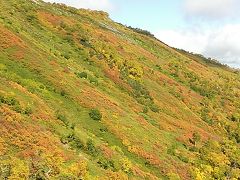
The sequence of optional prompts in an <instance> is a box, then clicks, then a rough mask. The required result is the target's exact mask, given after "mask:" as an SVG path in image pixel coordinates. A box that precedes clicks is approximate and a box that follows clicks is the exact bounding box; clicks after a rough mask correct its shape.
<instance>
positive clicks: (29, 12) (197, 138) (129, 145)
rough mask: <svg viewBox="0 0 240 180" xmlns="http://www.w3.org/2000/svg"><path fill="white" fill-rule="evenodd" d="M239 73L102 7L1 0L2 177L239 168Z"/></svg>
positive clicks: (238, 174) (230, 173)
mask: <svg viewBox="0 0 240 180" xmlns="http://www.w3.org/2000/svg"><path fill="white" fill-rule="evenodd" d="M239 98H240V73H239V71H236V70H233V69H231V68H228V67H226V66H223V65H221V64H219V63H216V62H215V61H211V60H209V59H205V58H204V57H202V56H199V55H194V54H190V53H188V52H186V51H181V50H176V49H173V48H171V47H169V46H167V45H165V44H163V43H162V42H161V41H159V40H157V39H156V38H154V36H153V35H152V34H151V33H149V32H148V31H144V30H140V29H138V28H136V29H135V28H132V27H126V26H123V25H121V24H119V23H115V22H113V21H112V20H111V19H110V18H109V17H108V14H107V13H105V12H101V11H90V10H84V9H75V8H72V7H67V6H65V5H61V4H50V3H45V2H43V1H40V0H34V1H31V0H0V179H10V180H11V179H12V180H18V179H20V180H21V179H38V180H40V179H43V180H44V179H56V180H59V179H60V180H74V179H89V180H93V179H113V180H116V179H120V180H124V179H151V180H155V179H170V180H177V179H183V180H186V179H198V180H201V179H203V180H205V179H207V180H211V179H231V180H237V179H239V178H240V148H239V143H240V100H239Z"/></svg>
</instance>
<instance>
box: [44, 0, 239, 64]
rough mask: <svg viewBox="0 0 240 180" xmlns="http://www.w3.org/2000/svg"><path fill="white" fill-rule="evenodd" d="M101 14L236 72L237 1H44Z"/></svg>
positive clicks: (237, 44) (237, 55)
mask: <svg viewBox="0 0 240 180" xmlns="http://www.w3.org/2000/svg"><path fill="white" fill-rule="evenodd" d="M45 1H48V2H60V3H65V4H68V5H70V6H74V7H76V8H89V9H94V10H104V11H107V12H108V13H109V14H110V17H111V18H112V19H113V20H114V21H117V22H121V23H122V24H126V25H129V26H133V27H139V28H142V29H146V30H148V31H151V32H152V33H153V34H154V35H155V36H156V37H157V38H159V39H160V40H161V41H164V42H165V43H167V44H169V45H170V46H173V47H177V48H181V49H185V50H188V51H191V52H195V53H201V54H203V55H205V56H207V57H212V58H215V59H217V60H219V61H220V62H222V63H224V64H228V65H230V66H232V67H237V68H240V18H239V17H240V0H45Z"/></svg>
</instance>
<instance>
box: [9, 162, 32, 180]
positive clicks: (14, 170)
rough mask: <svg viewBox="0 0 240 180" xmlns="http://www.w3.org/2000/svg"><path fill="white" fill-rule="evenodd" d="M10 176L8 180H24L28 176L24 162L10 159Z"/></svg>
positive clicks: (27, 169)
mask: <svg viewBox="0 0 240 180" xmlns="http://www.w3.org/2000/svg"><path fill="white" fill-rule="evenodd" d="M9 164H10V166H11V174H10V176H9V177H8V179H9V180H25V179H28V176H29V168H28V165H27V164H26V162H24V161H23V160H20V159H18V158H15V157H12V158H11V160H10V162H9Z"/></svg>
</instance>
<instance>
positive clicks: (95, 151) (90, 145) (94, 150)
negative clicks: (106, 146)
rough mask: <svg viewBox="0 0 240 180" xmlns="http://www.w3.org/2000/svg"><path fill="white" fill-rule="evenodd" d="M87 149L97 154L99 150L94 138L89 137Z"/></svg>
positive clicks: (92, 153) (90, 152)
mask: <svg viewBox="0 0 240 180" xmlns="http://www.w3.org/2000/svg"><path fill="white" fill-rule="evenodd" d="M87 151H88V153H89V154H91V155H93V156H96V155H97V154H98V151H97V149H96V147H95V145H94V143H93V140H91V139H88V141H87Z"/></svg>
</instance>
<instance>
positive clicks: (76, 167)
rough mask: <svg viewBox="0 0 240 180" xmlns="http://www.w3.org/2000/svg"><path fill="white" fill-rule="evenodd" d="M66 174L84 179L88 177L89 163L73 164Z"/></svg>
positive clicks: (66, 170)
mask: <svg viewBox="0 0 240 180" xmlns="http://www.w3.org/2000/svg"><path fill="white" fill-rule="evenodd" d="M64 171H65V173H66V174H70V175H73V176H75V177H81V178H84V177H85V176H86V175H87V162H86V161H79V162H77V163H76V162H75V163H73V164H71V165H70V166H69V167H68V168H66V169H65V170H64Z"/></svg>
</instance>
